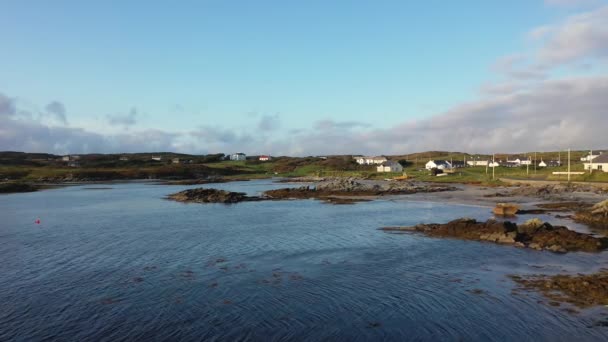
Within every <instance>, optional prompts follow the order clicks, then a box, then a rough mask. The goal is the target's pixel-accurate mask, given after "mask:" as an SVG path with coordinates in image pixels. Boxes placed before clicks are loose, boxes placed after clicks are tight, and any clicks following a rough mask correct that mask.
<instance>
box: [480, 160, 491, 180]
mask: <svg viewBox="0 0 608 342" xmlns="http://www.w3.org/2000/svg"><path fill="white" fill-rule="evenodd" d="M477 159H479V158H477ZM488 164H490V162H489V161H487V160H486V176H487V175H488Z"/></svg>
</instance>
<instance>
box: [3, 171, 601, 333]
mask: <svg viewBox="0 0 608 342" xmlns="http://www.w3.org/2000/svg"><path fill="white" fill-rule="evenodd" d="M285 186H286V184H278V183H273V182H272V181H271V180H262V181H251V182H235V183H225V184H216V185H206V187H215V188H222V189H228V190H232V191H243V192H247V193H249V194H257V193H259V192H261V191H263V190H267V189H270V188H280V187H285ZM194 187H197V186H167V185H158V184H153V183H144V182H133V183H110V184H95V185H83V186H70V187H64V188H58V189H53V190H47V191H41V192H35V193H26V194H11V195H2V196H0V341H123V340H128V341H179V340H182V341H201V340H210V341H213V340H218V341H219V340H221V341H245V340H251V341H286V340H306V341H328V340H332V341H335V340H343V341H378V340H393V341H405V340H414V341H440V340H441V341H444V340H445V341H460V340H464V341H573V340H577V341H606V340H608V327H605V326H601V324H598V322H600V323H601V322H606V319H607V318H608V309H607V308H595V309H589V310H583V311H581V312H580V313H578V314H573V313H569V312H567V310H566V309H567V308H568V306H565V305H562V306H559V307H554V306H550V305H548V304H547V301H546V300H545V299H544V298H543V297H542V296H541V295H539V294H537V293H534V292H523V293H520V294H514V293H512V290H513V289H514V288H515V284H514V283H513V282H512V281H511V280H510V279H509V278H508V276H507V275H509V274H535V273H545V274H551V273H557V272H588V271H594V270H597V269H599V268H601V267H602V266H605V265H608V263H607V261H608V258H607V257H606V253H603V254H586V253H570V254H566V255H557V254H552V253H548V252H537V251H533V250H525V249H518V248H513V247H509V246H499V245H494V244H489V243H478V242H467V241H459V240H450V239H433V238H427V237H423V236H420V235H413V234H390V233H386V232H383V231H379V230H377V228H379V227H382V226H392V225H413V224H416V223H422V222H426V223H428V222H444V221H448V220H451V219H454V218H457V217H462V216H467V217H473V218H478V219H484V220H485V219H487V218H489V217H490V216H491V213H490V209H489V208H485V207H476V206H462V205H449V204H443V203H432V202H417V201H416V200H415V197H412V196H400V197H386V198H382V199H380V200H376V201H372V202H365V203H357V204H355V205H331V204H326V203H322V202H319V201H315V200H297V201H270V202H245V203H239V204H234V205H223V204H183V203H177V202H173V201H168V200H166V199H165V196H166V195H168V194H170V193H173V192H177V191H180V190H183V189H186V188H194ZM36 219H40V222H41V223H40V224H36V223H35V220H36Z"/></svg>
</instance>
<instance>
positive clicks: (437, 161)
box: [431, 160, 450, 165]
mask: <svg viewBox="0 0 608 342" xmlns="http://www.w3.org/2000/svg"><path fill="white" fill-rule="evenodd" d="M431 161H432V162H433V163H435V164H436V165H440V164H442V165H449V164H450V163H448V161H447V160H431Z"/></svg>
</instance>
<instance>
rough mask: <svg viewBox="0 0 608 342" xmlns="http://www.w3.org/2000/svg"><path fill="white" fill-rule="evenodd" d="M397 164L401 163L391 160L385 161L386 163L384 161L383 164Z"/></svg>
mask: <svg viewBox="0 0 608 342" xmlns="http://www.w3.org/2000/svg"><path fill="white" fill-rule="evenodd" d="M396 164H399V163H397V162H396V161H392V160H389V161H385V162H384V163H382V166H393V165H396ZM399 165H401V164H399Z"/></svg>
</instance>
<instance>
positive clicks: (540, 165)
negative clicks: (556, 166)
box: [538, 159, 547, 167]
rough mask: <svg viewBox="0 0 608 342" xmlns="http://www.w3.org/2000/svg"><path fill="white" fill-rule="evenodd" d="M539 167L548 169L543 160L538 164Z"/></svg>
mask: <svg viewBox="0 0 608 342" xmlns="http://www.w3.org/2000/svg"><path fill="white" fill-rule="evenodd" d="M538 167H547V163H545V162H544V161H543V160H542V159H541V161H540V163H538Z"/></svg>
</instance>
